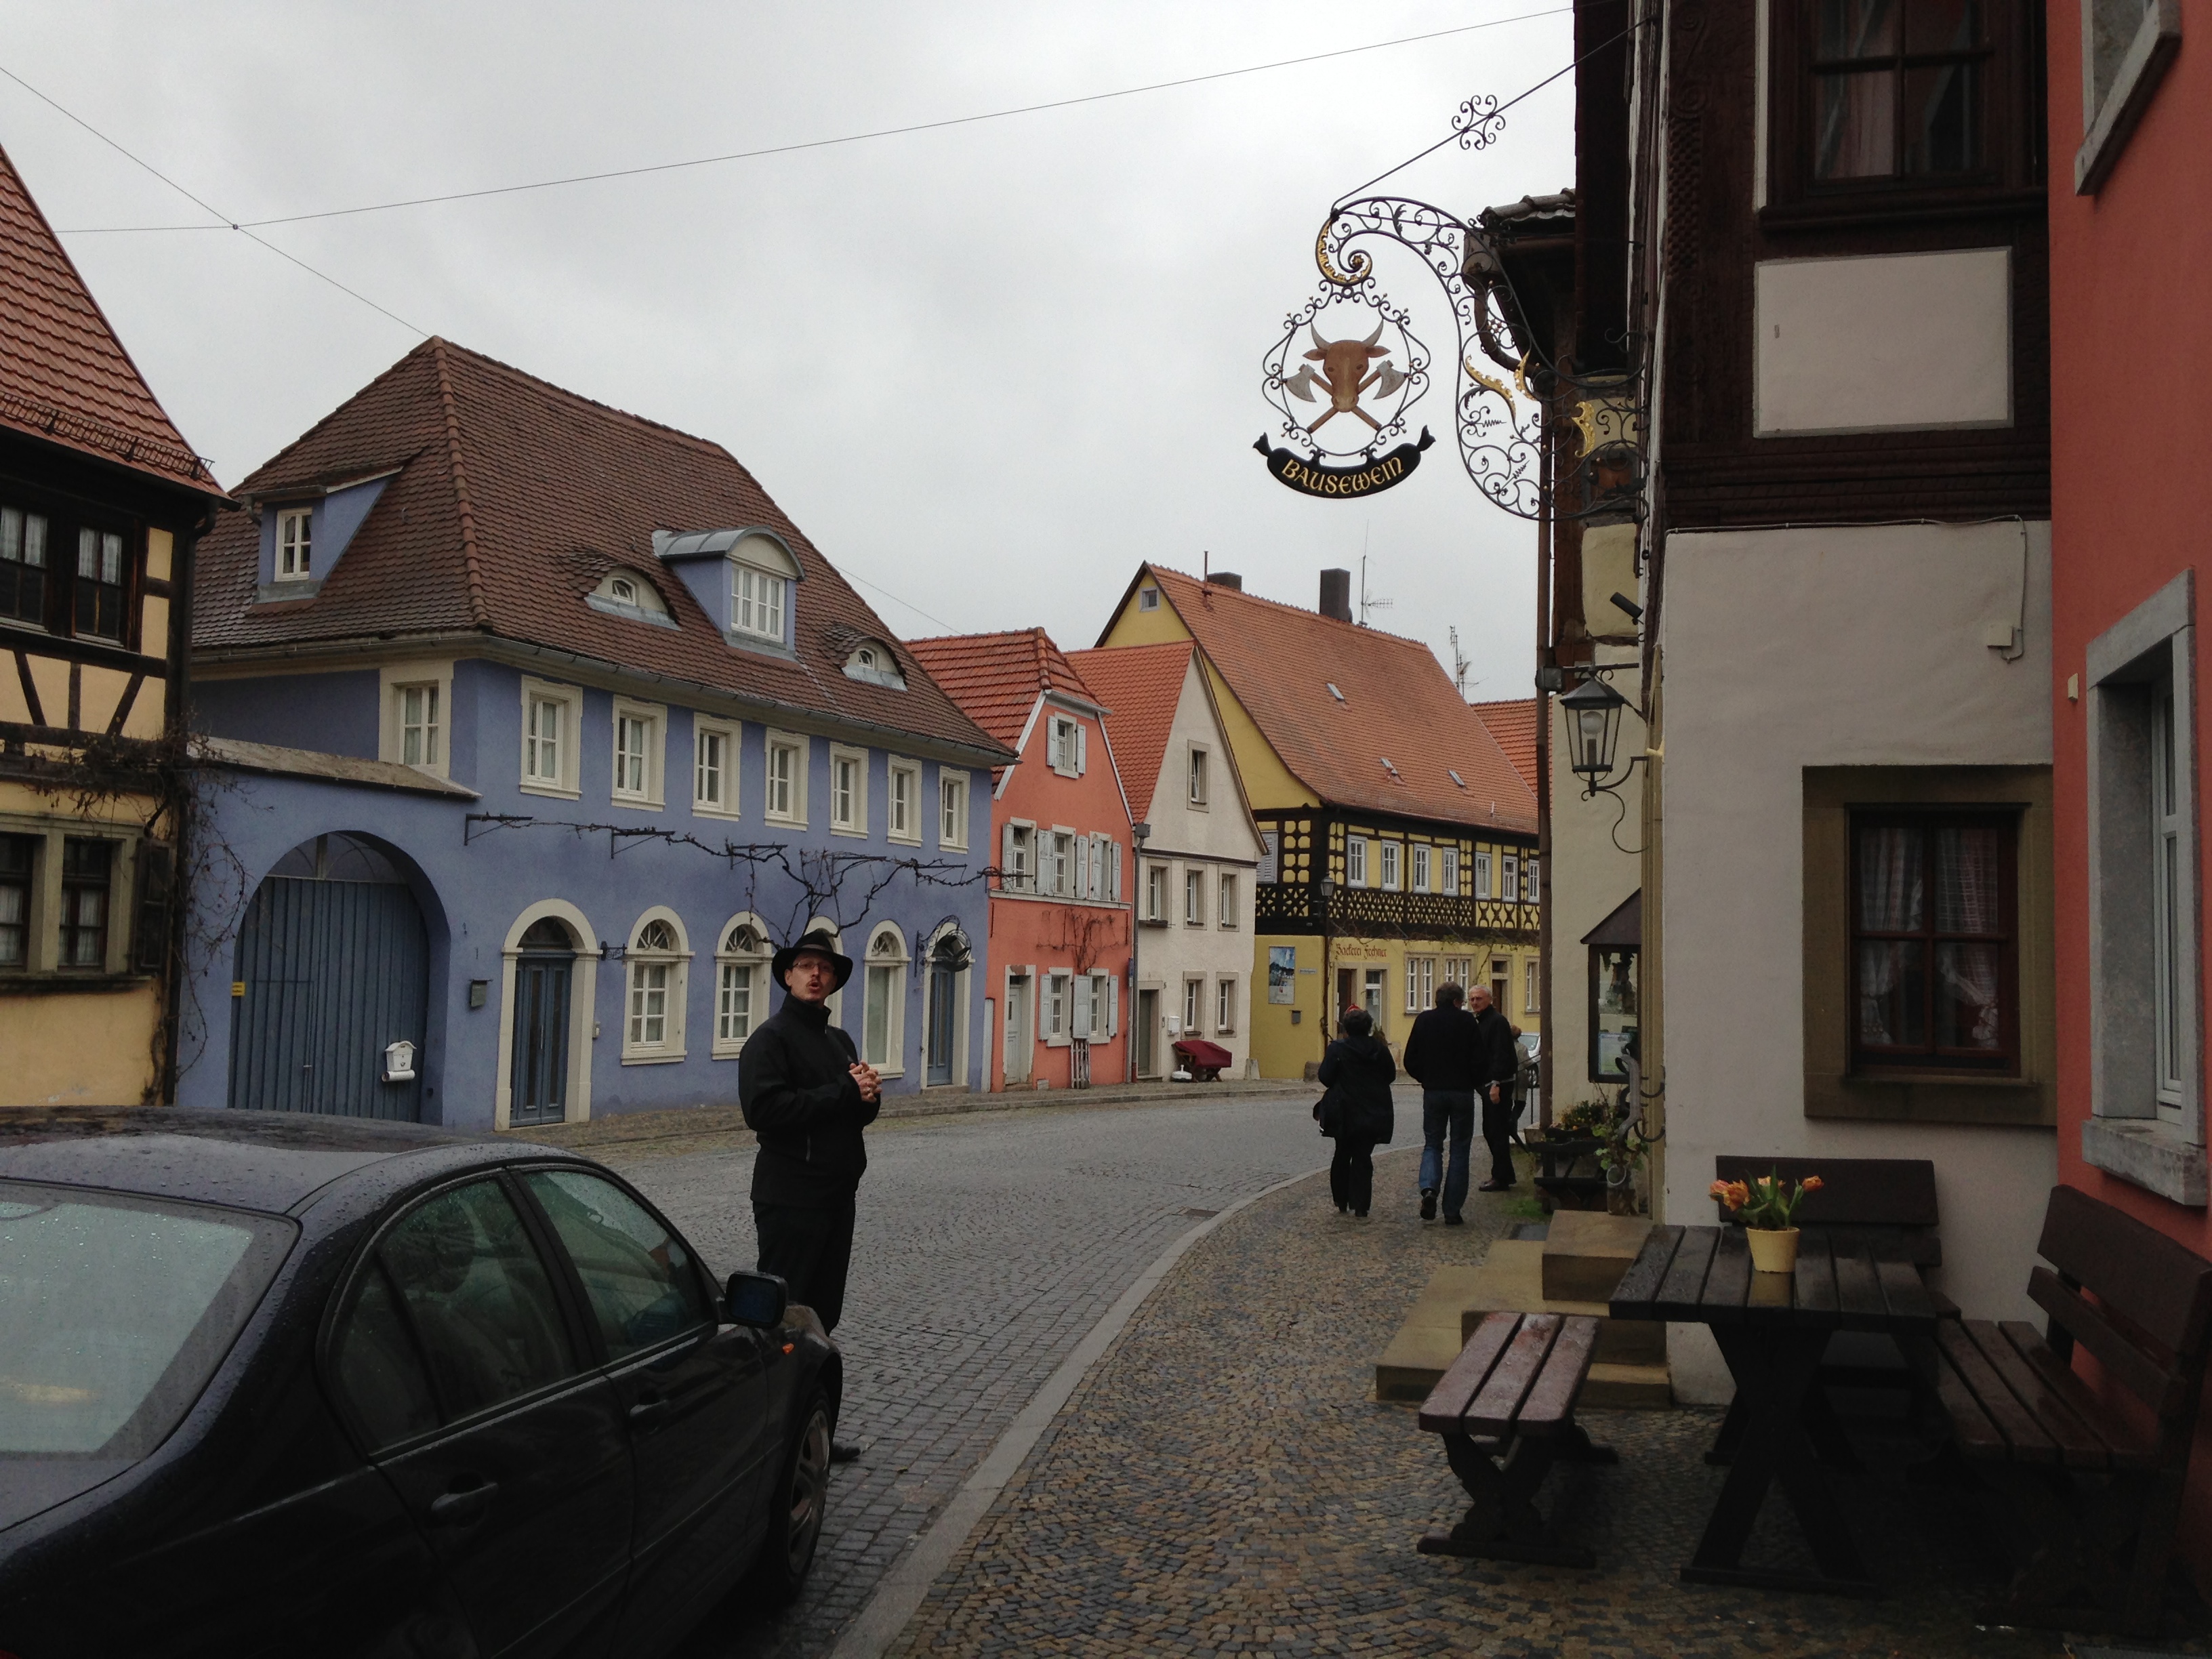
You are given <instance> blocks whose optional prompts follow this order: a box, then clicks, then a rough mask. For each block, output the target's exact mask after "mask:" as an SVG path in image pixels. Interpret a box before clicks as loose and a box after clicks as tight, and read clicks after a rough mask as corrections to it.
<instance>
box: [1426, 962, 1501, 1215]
mask: <svg viewBox="0 0 2212 1659" xmlns="http://www.w3.org/2000/svg"><path fill="white" fill-rule="evenodd" d="M1406 1075H1407V1076H1408V1077H1410V1078H1412V1079H1413V1081H1414V1082H1416V1083H1418V1084H1419V1085H1421V1219H1422V1220H1424V1221H1434V1220H1435V1219H1436V1218H1437V1194H1438V1190H1439V1189H1440V1188H1441V1190H1442V1193H1443V1201H1444V1225H1446V1226H1447V1227H1458V1226H1462V1225H1465V1224H1466V1219H1467V1218H1466V1217H1465V1215H1464V1214H1462V1211H1464V1210H1465V1208H1466V1206H1467V1183H1468V1151H1469V1149H1470V1148H1471V1146H1473V1144H1474V1093H1475V1090H1476V1089H1477V1088H1478V1087H1479V1086H1480V1085H1482V1084H1483V1083H1485V1082H1486V1081H1487V1080H1488V1077H1489V1066H1488V1051H1487V1049H1486V1047H1485V1045H1484V1042H1483V1040H1482V1027H1481V1023H1480V1021H1478V1020H1477V1019H1476V1018H1475V1017H1474V1015H1473V1014H1470V1013H1469V1012H1468V1011H1467V993H1466V991H1465V990H1463V989H1462V987H1460V986H1459V985H1457V984H1456V983H1455V982H1453V981H1449V980H1447V981H1444V982H1443V984H1442V985H1439V986H1438V987H1437V1006H1435V1007H1433V1008H1431V1009H1427V1010H1425V1012H1422V1013H1421V1014H1420V1015H1419V1017H1418V1018H1415V1019H1414V1021H1413V1030H1412V1032H1411V1033H1409V1034H1408V1035H1407V1038H1406ZM1447 1131H1449V1134H1450V1138H1451V1156H1450V1159H1449V1163H1447V1162H1446V1159H1445V1156H1444V1138H1445V1134H1446V1133H1447Z"/></svg>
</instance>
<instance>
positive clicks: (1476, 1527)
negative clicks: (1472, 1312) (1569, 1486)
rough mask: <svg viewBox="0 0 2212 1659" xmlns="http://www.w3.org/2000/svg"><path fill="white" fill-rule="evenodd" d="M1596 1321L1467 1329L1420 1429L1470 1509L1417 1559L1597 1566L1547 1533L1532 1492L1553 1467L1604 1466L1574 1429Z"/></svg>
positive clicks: (1599, 1451)
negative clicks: (1435, 1441) (1433, 1440)
mask: <svg viewBox="0 0 2212 1659" xmlns="http://www.w3.org/2000/svg"><path fill="white" fill-rule="evenodd" d="M1596 1343H1597V1321H1596V1320H1595V1319H1594V1318H1592V1317H1590V1316H1589V1315H1587V1314H1565V1315H1562V1314H1541V1313H1540V1314H1519V1313H1494V1314H1492V1315H1491V1316H1489V1317H1487V1318H1486V1319H1485V1320H1484V1321H1483V1322H1482V1323H1480V1325H1478V1326H1476V1327H1475V1328H1474V1334H1473V1335H1472V1336H1470V1337H1468V1340H1467V1346H1465V1347H1463V1348H1462V1349H1461V1350H1460V1353H1459V1358H1456V1359H1455V1360H1454V1361H1452V1363H1451V1368H1450V1369H1449V1370H1447V1371H1446V1372H1445V1373H1444V1374H1443V1378H1442V1379H1441V1380H1440V1381H1439V1382H1438V1383H1437V1386H1436V1387H1435V1388H1434V1389H1431V1390H1430V1393H1429V1397H1428V1399H1427V1400H1426V1401H1423V1402H1422V1405H1421V1415H1420V1424H1421V1426H1422V1427H1423V1428H1424V1429H1426V1430H1427V1431H1430V1432H1431V1434H1440V1435H1442V1436H1443V1437H1444V1455H1445V1456H1446V1457H1447V1458H1449V1460H1450V1461H1451V1468H1452V1473H1453V1474H1455V1475H1457V1476H1458V1477H1459V1483H1460V1485H1461V1486H1464V1487H1466V1488H1467V1495H1468V1498H1470V1499H1472V1500H1473V1502H1472V1504H1471V1505H1470V1506H1469V1508H1468V1512H1467V1516H1466V1518H1465V1519H1464V1520H1462V1522H1460V1523H1459V1524H1458V1525H1457V1526H1455V1527H1454V1528H1451V1529H1450V1530H1449V1532H1447V1531H1446V1530H1445V1529H1444V1528H1442V1527H1435V1528H1431V1529H1430V1531H1429V1533H1428V1535H1427V1536H1426V1537H1425V1538H1423V1539H1422V1540H1421V1544H1420V1549H1421V1553H1422V1554H1424V1555H1459V1556H1470V1557H1474V1558H1478V1559H1489V1560H1498V1561H1541V1562H1544V1563H1547V1564H1548V1565H1553V1566H1562V1567H1594V1566H1595V1565H1597V1557H1596V1556H1595V1554H1593V1553H1591V1552H1590V1550H1589V1548H1588V1547H1586V1546H1583V1545H1579V1544H1574V1543H1571V1542H1569V1541H1567V1540H1565V1539H1564V1538H1561V1537H1560V1536H1559V1534H1557V1533H1556V1532H1554V1531H1553V1529H1552V1527H1551V1523H1550V1522H1547V1521H1546V1520H1545V1519H1544V1517H1543V1516H1541V1515H1540V1514H1538V1513H1537V1510H1536V1505H1535V1503H1534V1498H1535V1495H1536V1488H1537V1487H1538V1486H1541V1485H1542V1484H1543V1480H1544V1476H1545V1475H1546V1474H1547V1473H1548V1472H1549V1471H1550V1469H1551V1467H1552V1465H1553V1463H1555V1462H1570V1463H1613V1462H1619V1461H1620V1460H1619V1459H1618V1458H1617V1457H1616V1456H1615V1455H1613V1449H1612V1448H1611V1447H1609V1446H1598V1445H1593V1444H1592V1443H1590V1437H1589V1434H1588V1432H1586V1431H1584V1430H1583V1426H1582V1425H1580V1424H1579V1423H1577V1422H1576V1421H1575V1396H1576V1395H1577V1394H1579V1393H1580V1392H1581V1391H1582V1386H1583V1378H1584V1377H1585V1376H1588V1375H1589V1368H1590V1355H1591V1353H1592V1352H1594V1350H1595V1346H1596Z"/></svg>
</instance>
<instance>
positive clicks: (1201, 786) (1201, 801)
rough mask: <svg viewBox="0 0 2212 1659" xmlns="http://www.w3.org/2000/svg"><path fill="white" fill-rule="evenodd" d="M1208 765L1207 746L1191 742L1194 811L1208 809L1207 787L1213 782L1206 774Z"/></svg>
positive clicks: (1192, 805) (1191, 778)
mask: <svg viewBox="0 0 2212 1659" xmlns="http://www.w3.org/2000/svg"><path fill="white" fill-rule="evenodd" d="M1207 766H1208V761H1207V757H1206V748H1205V746H1204V745H1203V744H1195V743H1194V744H1191V746H1190V763H1189V783H1190V803H1189V804H1190V806H1191V808H1192V810H1193V811H1200V812H1203V811H1206V795H1207V787H1208V785H1209V783H1210V782H1211V780H1210V779H1209V778H1208V777H1207V775H1206V772H1207Z"/></svg>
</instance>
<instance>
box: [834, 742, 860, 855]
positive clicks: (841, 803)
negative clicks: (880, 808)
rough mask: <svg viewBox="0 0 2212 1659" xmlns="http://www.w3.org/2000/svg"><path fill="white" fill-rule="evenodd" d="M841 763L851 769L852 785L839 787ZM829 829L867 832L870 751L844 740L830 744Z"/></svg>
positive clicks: (845, 832) (839, 833) (841, 832)
mask: <svg viewBox="0 0 2212 1659" xmlns="http://www.w3.org/2000/svg"><path fill="white" fill-rule="evenodd" d="M842 766H849V767H851V768H852V769H853V770H852V787H851V789H850V790H846V789H844V788H842V787H840V784H839V780H838V772H839V770H840V769H841V767H842ZM829 833H830V834H831V835H833V836H860V837H866V835H867V833H868V751H867V750H865V749H854V748H852V747H850V746H848V745H847V744H842V743H833V744H830V745H829Z"/></svg>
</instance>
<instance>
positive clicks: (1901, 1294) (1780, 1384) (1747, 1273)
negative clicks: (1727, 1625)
mask: <svg viewBox="0 0 2212 1659" xmlns="http://www.w3.org/2000/svg"><path fill="white" fill-rule="evenodd" d="M1938 1305H1939V1304H1937V1302H1936V1298H1935V1297H1933V1296H1932V1295H1931V1294H1930V1292H1929V1289H1928V1286H1927V1285H1925V1284H1924V1283H1923V1281H1922V1279H1921V1276H1920V1269H1919V1267H1918V1266H1917V1265H1916V1264H1915V1263H1914V1262H1913V1261H1912V1260H1911V1251H1910V1250H1909V1249H1908V1248H1907V1246H1906V1243H1905V1239H1904V1238H1903V1237H1902V1236H1901V1235H1899V1234H1896V1233H1893V1232H1890V1231H1886V1230H1883V1229H1880V1228H1869V1229H1854V1230H1851V1231H1849V1232H1840V1231H1839V1232H1838V1233H1836V1234H1833V1235H1832V1234H1830V1233H1828V1232H1827V1231H1825V1230H1823V1229H1820V1228H1817V1227H1806V1228H1803V1229H1802V1231H1801V1232H1800V1234H1799V1237H1798V1246H1797V1268H1796V1272H1795V1273H1754V1272H1753V1271H1752V1266H1751V1248H1750V1246H1749V1244H1748V1243H1747V1242H1746V1240H1745V1238H1744V1234H1743V1230H1742V1229H1741V1228H1740V1227H1674V1226H1668V1227H1655V1228H1654V1229H1653V1230H1652V1233H1651V1237H1650V1240H1649V1241H1647V1242H1646V1243H1645V1244H1644V1249H1643V1250H1642V1251H1641V1252H1640V1253H1639V1254H1638V1256H1637V1258H1636V1260H1635V1261H1633V1262H1632V1263H1631V1264H1630V1265H1629V1269H1628V1272H1627V1273H1626V1274H1624V1275H1623V1276H1622V1278H1621V1281H1620V1285H1619V1286H1618V1288H1616V1289H1615V1290H1614V1291H1613V1300H1612V1306H1611V1311H1612V1315H1613V1317H1614V1318H1615V1319H1661V1320H1668V1321H1673V1322H1678V1323H1687V1324H1702V1325H1705V1326H1707V1327H1709V1328H1711V1331H1712V1334H1713V1340H1714V1341H1715V1342H1717V1344H1718V1345H1719V1346H1720V1351H1721V1357H1722V1358H1723V1359H1725V1360H1726V1361H1727V1362H1728V1368H1729V1374H1730V1375H1731V1376H1734V1378H1735V1387H1736V1399H1737V1401H1739V1402H1740V1404H1741V1407H1742V1411H1741V1413H1740V1417H1741V1425H1742V1431H1741V1436H1740V1437H1737V1438H1736V1440H1735V1445H1734V1446H1733V1448H1732V1449H1731V1452H1730V1462H1729V1474H1728V1480H1727V1481H1726V1482H1725V1483H1724V1484H1723V1486H1722V1488H1721V1494H1720V1497H1719V1498H1718V1499H1717V1501H1716V1502H1715V1504H1714V1505H1713V1512H1712V1515H1711V1517H1710V1518H1709V1519H1708V1520H1707V1522H1706V1523H1705V1534H1704V1535H1703V1536H1702V1537H1701V1538H1700V1539H1699V1542H1698V1549H1697V1553H1696V1554H1695V1555H1694V1556H1692V1558H1691V1560H1690V1563H1689V1565H1686V1566H1685V1567H1683V1568H1682V1569H1681V1577H1683V1578H1685V1579H1686V1580H1688V1581H1690V1582H1692V1583H1707V1584H1741V1585H1751V1586H1755V1587H1758V1588H1762V1589H1795V1590H1827V1591H1839V1592H1843V1593H1845V1594H1853V1595H1866V1594H1869V1593H1871V1592H1872V1591H1873V1590H1874V1589H1875V1583H1874V1580H1873V1577H1872V1576H1871V1575H1870V1574H1869V1571H1867V1567H1866V1565H1865V1562H1864V1559H1863V1558H1862V1557H1861V1555H1860V1554H1859V1550H1858V1546H1857V1542H1856V1541H1854V1540H1853V1539H1852V1537H1851V1534H1850V1526H1849V1524H1848V1523H1847V1522H1845V1520H1844V1515H1843V1512H1842V1510H1841V1509H1840V1508H1839V1507H1838V1504H1837V1502H1836V1497H1835V1493H1834V1492H1833V1490H1832V1488H1831V1486H1830V1485H1829V1481H1828V1479H1827V1473H1826V1470H1824V1469H1823V1468H1821V1467H1820V1465H1821V1462H1822V1461H1823V1459H1824V1458H1825V1459H1826V1461H1828V1462H1838V1463H1841V1464H1843V1465H1844V1466H1845V1467H1848V1466H1849V1463H1850V1448H1849V1446H1848V1444H1847V1443H1845V1441H1844V1437H1843V1431H1842V1429H1841V1427H1840V1425H1838V1424H1837V1422H1836V1420H1835V1418H1834V1415H1833V1413H1832V1411H1831V1410H1830V1407H1829V1406H1828V1403H1827V1400H1826V1395H1823V1394H1822V1393H1821V1391H1820V1359H1821V1356H1822V1354H1823V1353H1824V1352H1826V1348H1827V1346H1828V1340H1829V1338H1830V1337H1831V1336H1832V1335H1833V1334H1835V1333H1836V1332H1838V1331H1873V1332H1880V1333H1882V1334H1887V1335H1890V1336H1893V1337H1898V1338H1899V1339H1903V1340H1911V1341H1914V1342H1918V1341H1922V1340H1927V1339H1928V1338H1929V1336H1931V1335H1932V1333H1933V1329H1934V1326H1935V1322H1936V1317H1937V1310H1938ZM1900 1346H1902V1342H1901V1343H1900ZM1776 1484H1779V1485H1780V1486H1781V1488H1782V1492H1783V1495H1784V1498H1786V1499H1787V1500H1788V1501H1789V1504H1790V1509H1791V1510H1793V1511H1794V1512H1795V1514H1796V1517H1797V1523H1798V1525H1799V1526H1800V1527H1801V1528H1802V1529H1803V1531H1804V1534H1805V1540H1806V1542H1807V1543H1808V1545H1809V1546H1810V1547H1811V1549H1812V1553H1813V1559H1814V1563H1815V1570H1814V1571H1812V1572H1810V1573H1804V1572H1790V1571H1775V1570H1772V1569H1769V1568H1764V1567H1752V1566H1746V1565H1744V1563H1743V1547H1744V1544H1745V1541H1747V1539H1748V1538H1749V1537H1750V1535H1751V1528H1752V1525H1753V1522H1755V1521H1756V1520H1757V1519H1758V1517H1759V1504H1761V1503H1762V1502H1763V1501H1764V1500H1765V1497H1766V1493H1767V1492H1768V1490H1769V1489H1770V1488H1771V1487H1772V1486H1775V1485H1776Z"/></svg>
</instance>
